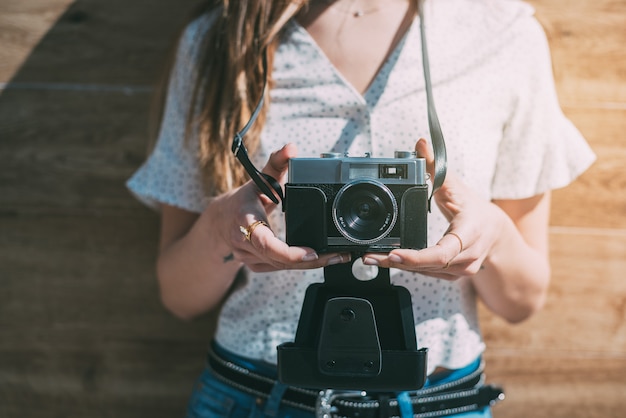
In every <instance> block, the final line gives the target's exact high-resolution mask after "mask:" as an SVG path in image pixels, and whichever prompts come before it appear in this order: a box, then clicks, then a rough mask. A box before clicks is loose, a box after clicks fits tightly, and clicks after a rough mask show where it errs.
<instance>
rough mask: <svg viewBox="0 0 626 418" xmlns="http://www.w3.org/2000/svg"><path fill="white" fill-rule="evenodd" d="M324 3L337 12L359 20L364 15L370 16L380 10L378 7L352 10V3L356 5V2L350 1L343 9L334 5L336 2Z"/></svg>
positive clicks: (327, 1) (326, 0)
mask: <svg viewBox="0 0 626 418" xmlns="http://www.w3.org/2000/svg"><path fill="white" fill-rule="evenodd" d="M324 3H326V4H328V5H329V6H331V7H332V8H333V9H335V10H336V11H338V12H341V13H344V14H347V15H350V16H352V17H354V18H359V17H363V16H365V15H368V14H371V13H375V12H377V11H379V10H380V6H378V7H372V8H371V9H356V10H355V9H354V7H353V6H354V3H356V0H352V2H350V6H348V8H346V9H343V8H341V7H339V6H338V5H336V4H335V3H336V0H324Z"/></svg>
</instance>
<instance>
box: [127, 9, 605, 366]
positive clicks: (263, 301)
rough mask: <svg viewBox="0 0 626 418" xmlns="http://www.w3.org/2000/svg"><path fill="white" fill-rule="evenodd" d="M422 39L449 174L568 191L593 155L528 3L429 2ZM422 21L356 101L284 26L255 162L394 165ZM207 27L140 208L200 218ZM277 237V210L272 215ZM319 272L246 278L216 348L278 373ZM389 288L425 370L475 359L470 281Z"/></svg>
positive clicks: (181, 84)
mask: <svg viewBox="0 0 626 418" xmlns="http://www.w3.org/2000/svg"><path fill="white" fill-rule="evenodd" d="M425 13H426V16H427V37H428V45H429V53H430V58H431V72H432V82H433V89H434V96H435V103H436V105H437V109H438V112H439V119H440V122H441V125H442V127H443V131H444V136H445V138H446V144H447V149H448V166H449V170H450V171H454V172H456V173H457V174H459V175H460V176H462V178H463V179H464V180H465V181H466V182H467V183H468V184H469V185H471V186H472V187H473V188H474V189H475V190H477V191H478V192H479V193H481V194H482V195H484V197H485V198H486V199H493V198H507V199H519V198H525V197H529V196H532V195H534V194H537V193H541V192H543V191H545V190H548V189H552V188H555V187H561V186H564V185H565V184H567V183H569V182H570V181H571V180H572V179H573V178H575V177H576V176H577V175H578V174H579V173H581V172H582V171H583V170H584V169H586V168H587V167H588V166H589V164H591V162H592V161H593V158H594V156H593V153H592V152H591V151H590V149H589V147H588V146H587V144H586V143H585V141H584V139H583V138H582V137H581V136H580V134H579V133H578V132H577V131H576V129H575V128H574V127H573V126H572V125H571V124H570V123H569V121H567V119H565V118H564V116H563V115H562V113H561V111H560V108H559V105H558V101H557V98H556V94H555V93H554V85H553V80H552V73H551V64H550V57H549V52H548V49H547V42H546V39H545V35H544V33H543V31H542V30H541V28H540V26H539V25H538V23H537V22H536V20H535V19H534V18H533V17H532V9H531V8H530V6H528V5H526V4H524V3H522V2H519V1H514V0H484V1H470V0H437V1H428V2H427V3H426V8H425ZM418 25H419V18H416V20H415V23H414V24H413V26H412V27H411V28H410V30H409V32H408V33H407V35H406V36H405V38H404V40H403V41H402V42H401V43H400V45H399V46H398V48H397V49H396V51H395V52H394V53H393V54H392V55H391V56H390V57H389V59H388V61H387V62H386V63H385V65H384V66H383V67H382V68H381V71H380V73H379V74H378V75H377V77H376V79H375V80H374V81H373V83H372V85H371V86H370V87H369V89H368V91H367V92H366V93H365V94H364V95H361V94H359V93H358V92H357V91H356V90H355V89H354V88H353V87H352V86H351V85H349V83H347V82H346V80H345V79H344V78H343V77H342V76H341V74H339V73H338V71H337V70H336V69H335V68H334V67H333V66H332V64H331V63H330V62H329V61H328V60H327V58H326V57H325V55H324V54H323V52H322V51H320V49H319V47H318V46H317V45H316V44H315V42H314V41H313V39H312V38H311V37H310V36H309V34H308V33H307V32H306V30H304V29H303V28H302V27H301V26H299V25H298V24H297V23H296V22H290V23H289V24H288V27H287V29H286V33H285V36H284V38H283V41H282V43H281V46H280V47H279V49H278V51H277V53H276V57H275V61H274V66H275V68H274V73H273V75H274V81H275V84H274V88H273V89H272V91H271V93H270V94H271V107H270V112H269V115H268V121H267V124H266V127H265V129H264V132H263V136H262V146H261V150H260V152H259V153H258V154H257V155H256V156H255V157H254V161H255V164H256V165H257V166H258V167H261V166H262V165H263V164H264V163H265V161H266V159H267V157H268V156H269V154H270V152H272V151H273V150H276V149H279V148H280V147H282V146H283V145H284V144H285V143H287V142H293V143H295V144H296V145H297V147H298V156H300V157H312V156H313V157H314V156H318V155H319V154H320V153H321V152H327V151H333V152H341V153H346V152H347V153H348V154H349V155H351V156H362V155H364V154H365V153H370V154H371V155H372V156H375V157H391V156H393V152H394V151H395V150H412V149H413V147H414V144H415V142H416V141H417V140H418V139H419V138H420V137H425V138H428V137H429V131H428V122H427V118H426V97H425V92H424V81H423V75H422V69H421V68H422V67H421V65H422V64H421V49H420V35H419V27H418ZM209 26H210V18H207V17H205V18H202V19H199V20H197V21H195V22H194V23H193V24H191V25H190V26H189V28H188V30H187V33H186V35H185V37H184V38H183V41H182V42H181V45H180V48H179V56H178V61H177V64H176V68H175V72H174V75H173V78H172V82H171V84H170V90H169V96H168V100H167V107H166V114H165V119H164V124H163V129H162V132H161V135H160V137H159V140H158V143H157V146H156V149H155V150H154V152H153V154H152V156H151V157H150V158H149V159H148V161H147V162H146V163H145V164H144V166H142V167H141V168H140V169H139V170H138V172H137V173H136V174H135V175H134V176H133V177H132V178H131V179H130V180H129V182H128V186H129V188H130V189H131V190H132V191H133V192H134V193H135V194H136V195H137V196H138V197H139V198H140V199H142V200H143V201H144V202H146V203H148V204H152V205H157V204H158V202H164V203H168V204H173V205H177V206H180V207H182V208H185V209H188V210H191V211H195V212H200V211H201V210H202V209H203V208H204V207H205V205H206V201H205V197H204V196H203V195H202V193H201V190H202V188H201V186H200V178H199V169H198V161H197V157H196V152H195V149H193V147H189V146H187V145H183V144H182V142H181V140H182V132H183V129H184V125H183V124H184V120H185V115H186V114H187V112H189V111H190V109H189V105H188V104H187V103H188V100H189V88H190V87H189V86H190V82H191V80H193V64H194V56H195V54H196V53H197V51H194V46H195V45H196V44H197V42H195V41H196V40H197V38H198V37H199V36H200V35H199V34H202V32H203V31H205V30H206V29H207V27H209ZM270 222H271V223H272V226H273V229H274V231H276V233H277V234H278V236H280V237H282V238H284V220H283V217H282V213H280V211H275V212H274V213H273V214H272V215H271V217H270ZM447 226H448V225H447V222H446V220H445V218H444V217H443V216H442V214H441V213H440V212H439V211H438V210H437V208H436V207H435V208H434V209H433V212H432V213H431V214H430V215H429V218H428V237H429V242H430V244H434V243H435V242H437V241H438V240H439V239H440V237H441V236H442V234H443V233H444V232H445V230H446V228H447ZM322 273H323V272H322V270H311V271H281V272H274V273H253V272H247V280H246V282H245V284H244V285H242V286H241V287H239V288H238V289H237V290H236V291H235V292H233V293H232V295H231V296H230V298H229V299H228V301H226V303H225V305H224V307H223V309H222V311H221V313H220V318H219V323H218V329H217V334H216V339H217V340H218V341H219V343H220V344H221V345H223V346H224V347H225V348H227V349H229V350H231V351H233V352H235V353H237V354H239V355H242V356H246V357H250V358H254V359H261V360H265V361H268V362H276V346H277V345H278V344H280V343H282V342H286V341H293V339H294V335H295V331H296V328H297V322H298V318H299V315H300V308H301V305H302V302H303V299H304V294H305V291H306V289H307V287H308V286H309V285H310V284H311V283H315V282H321V281H322V280H323V276H322ZM391 275H392V281H393V283H395V284H397V285H401V286H404V287H406V288H407V289H408V290H409V291H410V293H411V295H412V300H413V313H414V318H415V322H416V334H417V338H418V344H419V346H420V347H428V348H429V360H428V365H429V372H430V371H432V370H433V369H434V368H435V367H437V366H444V367H449V368H459V367H463V366H465V365H467V364H469V363H470V362H471V361H473V360H474V359H475V358H476V357H477V356H478V355H480V353H482V351H483V350H484V343H483V340H482V337H481V334H480V330H479V325H478V321H477V314H476V306H475V299H476V295H475V292H474V290H473V288H472V285H471V281H470V280H469V279H467V278H462V279H460V280H457V281H455V282H448V281H443V280H438V279H433V278H428V277H425V276H422V275H419V274H414V273H408V272H404V271H400V270H395V269H392V271H391Z"/></svg>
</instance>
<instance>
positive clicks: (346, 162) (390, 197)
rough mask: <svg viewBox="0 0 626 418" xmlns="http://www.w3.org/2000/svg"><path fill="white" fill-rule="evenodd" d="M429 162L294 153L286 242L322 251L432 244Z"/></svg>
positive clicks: (411, 156)
mask: <svg viewBox="0 0 626 418" xmlns="http://www.w3.org/2000/svg"><path fill="white" fill-rule="evenodd" d="M426 178H427V177H426V162H425V160H424V159H423V158H416V157H415V153H414V152H408V151H396V153H395V156H394V158H370V157H369V156H364V157H348V156H343V155H341V154H336V153H326V154H322V155H321V158H293V159H291V161H290V162H289V179H288V183H287V185H286V187H285V202H284V203H285V205H284V210H285V222H286V230H287V231H286V232H287V236H286V241H287V243H288V244H289V245H297V246H307V247H312V248H313V249H315V250H316V251H318V252H321V253H323V252H352V253H357V254H360V253H366V252H389V251H391V250H393V249H396V248H413V249H421V248H425V247H426V217H427V213H428V185H427V184H426Z"/></svg>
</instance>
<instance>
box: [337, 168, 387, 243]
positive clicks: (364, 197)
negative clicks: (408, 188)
mask: <svg viewBox="0 0 626 418" xmlns="http://www.w3.org/2000/svg"><path fill="white" fill-rule="evenodd" d="M397 214H398V205H397V203H396V199H395V198H394V196H393V194H392V193H391V191H390V190H389V189H388V188H387V186H385V185H384V184H382V183H380V182H377V181H375V180H369V179H368V180H356V181H353V182H351V183H347V184H345V185H344V186H343V187H342V188H341V189H340V190H339V192H338V193H337V195H336V196H335V200H334V201H333V220H334V222H335V225H336V226H337V229H338V230H339V232H340V233H341V235H343V236H344V237H346V238H347V239H348V240H350V241H352V242H356V243H358V244H371V243H373V242H376V241H378V240H380V239H382V238H384V237H385V236H387V234H389V232H390V231H391V229H392V228H393V226H394V225H395V223H396V219H397Z"/></svg>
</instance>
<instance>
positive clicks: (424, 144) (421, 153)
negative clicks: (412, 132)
mask: <svg viewBox="0 0 626 418" xmlns="http://www.w3.org/2000/svg"><path fill="white" fill-rule="evenodd" d="M415 154H416V155H417V156H418V157H421V158H424V159H425V160H426V171H428V174H430V176H431V178H433V176H434V175H435V174H434V173H435V153H434V151H433V148H432V146H431V145H430V143H429V142H428V141H426V139H424V138H420V139H419V140H418V141H417V143H416V144H415Z"/></svg>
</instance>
